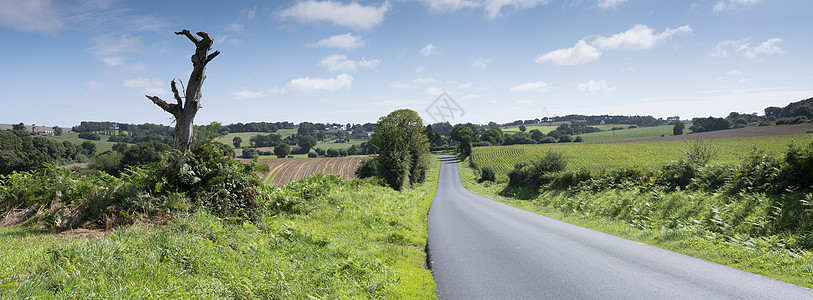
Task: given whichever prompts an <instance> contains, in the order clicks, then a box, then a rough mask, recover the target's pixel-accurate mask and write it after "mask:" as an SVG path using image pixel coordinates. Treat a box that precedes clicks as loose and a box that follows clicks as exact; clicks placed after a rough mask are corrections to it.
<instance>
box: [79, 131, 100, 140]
mask: <svg viewBox="0 0 813 300" xmlns="http://www.w3.org/2000/svg"><path fill="white" fill-rule="evenodd" d="M79 138H80V139H83V140H92V141H99V140H101V139H102V137H100V136H99V135H98V134H96V133H95V132H82V133H79Z"/></svg>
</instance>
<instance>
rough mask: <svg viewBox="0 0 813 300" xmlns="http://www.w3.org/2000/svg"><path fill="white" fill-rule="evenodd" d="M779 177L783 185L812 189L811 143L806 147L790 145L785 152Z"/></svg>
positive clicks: (812, 149) (812, 153) (812, 154)
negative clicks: (783, 164)
mask: <svg viewBox="0 0 813 300" xmlns="http://www.w3.org/2000/svg"><path fill="white" fill-rule="evenodd" d="M785 164H786V165H785V166H784V167H783V168H782V171H781V173H780V177H781V178H780V179H781V180H782V184H783V186H785V187H788V188H793V189H800V190H806V191H810V190H813V143H811V144H810V145H808V146H807V147H797V146H795V145H791V146H790V148H789V149H788V151H787V152H786V153H785Z"/></svg>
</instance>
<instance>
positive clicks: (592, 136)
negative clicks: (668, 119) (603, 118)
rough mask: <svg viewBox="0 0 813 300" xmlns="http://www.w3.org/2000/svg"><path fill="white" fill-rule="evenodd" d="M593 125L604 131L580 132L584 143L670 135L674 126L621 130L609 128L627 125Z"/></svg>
mask: <svg viewBox="0 0 813 300" xmlns="http://www.w3.org/2000/svg"><path fill="white" fill-rule="evenodd" d="M595 127H598V128H599V129H601V130H605V131H601V132H593V133H586V134H580V135H579V136H581V137H582V139H584V142H585V143H594V142H609V141H623V140H633V139H645V138H653V137H659V136H661V135H663V136H670V135H672V129H673V128H674V126H672V125H662V126H653V127H638V128H629V129H623V130H610V129H612V128H613V127H624V128H627V127H629V125H599V126H595ZM606 127H609V128H606ZM686 131H687V132H688V130H686Z"/></svg>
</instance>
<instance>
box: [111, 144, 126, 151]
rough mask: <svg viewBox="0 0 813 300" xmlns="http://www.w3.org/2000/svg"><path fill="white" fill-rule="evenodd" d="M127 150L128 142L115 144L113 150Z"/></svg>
mask: <svg viewBox="0 0 813 300" xmlns="http://www.w3.org/2000/svg"><path fill="white" fill-rule="evenodd" d="M126 150H127V144H125V143H116V144H115V145H113V151H115V152H118V153H124V151H126Z"/></svg>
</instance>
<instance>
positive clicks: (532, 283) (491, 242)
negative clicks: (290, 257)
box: [428, 156, 813, 300]
mask: <svg viewBox="0 0 813 300" xmlns="http://www.w3.org/2000/svg"><path fill="white" fill-rule="evenodd" d="M441 160H442V165H441V169H440V177H439V179H438V180H439V182H438V189H437V193H436V194H435V198H434V200H433V202H432V205H431V208H430V211H429V224H428V230H429V241H428V247H429V260H430V262H429V265H430V266H431V268H432V272H433V274H434V277H435V282H436V284H437V295H438V298H439V299H442V300H445V299H813V290H810V289H807V288H804V287H800V286H797V285H793V284H789V283H785V282H782V281H778V280H774V279H771V278H767V277H763V276H759V275H755V274H751V273H748V272H744V271H740V270H737V269H734V268H730V267H726V266H722V265H719V264H715V263H712V262H708V261H705V260H701V259H697V258H693V257H689V256H686V255H682V254H679V253H675V252H671V251H667V250H663V249H660V248H657V247H653V246H649V245H645V244H641V243H638V242H635V241H630V240H627V239H623V238H619V237H616V236H612V235H608V234H604V233H600V232H597V231H593V230H590V229H585V228H582V227H579V226H575V225H571V224H568V223H564V222H561V221H557V220H554V219H551V218H548V217H544V216H541V215H538V214H534V213H530V212H527V211H524V210H521V209H518V208H514V207H511V206H508V205H504V204H501V203H498V202H496V201H492V200H489V199H487V198H483V197H480V196H478V195H475V194H473V193H471V192H469V191H467V190H466V189H465V188H464V187H463V184H462V183H461V182H460V178H459V176H458V169H457V162H456V159H455V158H453V157H448V156H442V157H441Z"/></svg>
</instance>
